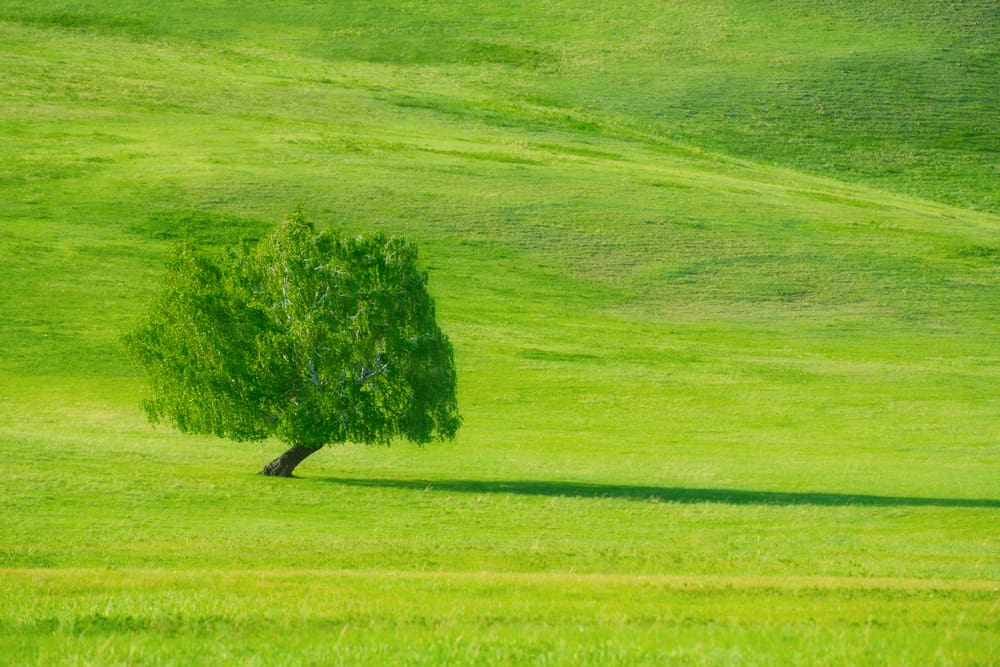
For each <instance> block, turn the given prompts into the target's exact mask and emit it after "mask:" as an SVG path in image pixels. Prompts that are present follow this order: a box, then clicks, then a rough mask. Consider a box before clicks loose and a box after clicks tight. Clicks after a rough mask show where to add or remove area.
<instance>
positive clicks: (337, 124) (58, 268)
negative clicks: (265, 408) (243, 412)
mask: <svg viewBox="0 0 1000 667" xmlns="http://www.w3.org/2000/svg"><path fill="white" fill-rule="evenodd" d="M605 4H606V3H605ZM990 9H991V5H990V4H989V3H986V2H983V3H975V2H970V3H958V4H950V5H947V6H945V5H944V4H941V3H936V2H917V3H910V4H909V5H907V6H906V7H905V8H904V7H902V6H900V5H898V3H895V4H894V3H822V4H821V5H813V4H810V5H809V6H808V7H807V6H805V5H802V6H783V5H778V4H773V5H772V4H768V3H747V4H742V3H731V4H730V5H727V6H721V5H712V6H708V5H705V4H704V3H698V4H686V3H676V4H674V3H659V2H657V3H638V4H636V3H632V4H631V5H629V6H628V7H625V6H624V5H623V6H622V7H621V8H616V7H611V6H605V5H596V4H592V3H587V2H580V1H576V0H573V1H566V2H557V3H545V4H544V5H535V4H531V3H513V4H505V5H503V6H502V7H500V6H488V5H482V6H477V7H472V8H469V7H465V6H462V5H457V4H449V3H425V6H423V7H422V8H421V11H420V12H419V13H409V12H405V11H401V10H398V8H392V9H391V11H390V8H388V7H386V6H383V5H381V4H380V3H370V2H366V3H338V4H337V7H336V9H335V10H334V9H330V8H328V7H327V8H325V9H324V8H323V7H322V6H321V5H308V6H306V5H302V6H297V5H288V3H284V4H280V6H279V5H278V4H268V3H257V4H254V5H252V6H250V5H241V6H240V7H239V8H238V9H237V8H235V7H234V8H230V7H227V6H225V5H212V6H208V5H205V6H202V7H199V8H196V9H192V8H191V7H190V6H189V4H188V3H172V2H160V3H156V4H155V5H153V4H148V5H147V4H146V3H130V4H129V5H128V6H125V5H124V4H114V3H112V4H108V3H102V4H101V5H100V6H98V5H96V4H93V3H87V2H82V3H81V2H76V3H73V4H72V5H70V4H65V3H61V2H57V1H55V0H53V1H52V2H48V1H47V2H42V3H39V2H38V1H37V0H33V1H32V2H19V1H17V0H11V1H10V2H7V3H4V7H3V8H2V9H0V63H2V66H0V88H2V90H3V91H4V92H3V98H4V102H3V106H2V110H0V139H2V141H0V280H2V281H3V284H4V289H3V290H2V291H0V316H2V327H0V474H2V475H3V479H4V485H5V486H4V491H3V494H0V515H2V516H3V517H4V518H3V530H2V531H0V585H2V588H3V590H4V594H3V595H2V596H0V662H10V663H13V664H46V665H48V664H134V663H142V664H197V663H210V664H233V663H236V664H267V665H273V664H303V663H305V664H308V663H310V662H313V663H320V664H338V663H357V662H367V663H373V664H374V663H379V664H389V663H391V664H418V663H422V664H428V663H439V664H444V663H449V664H503V663H508V664H523V663H535V664H574V665H576V664H602V665H603V664H615V663H618V664H636V663H642V662H646V663H650V664H664V663H670V662H671V661H673V662H676V663H679V664H802V665H807V664H808V665H817V664H859V663H871V664H901V665H902V664H942V665H945V664H956V665H964V664H991V663H993V662H997V661H998V660H1000V657H998V656H1000V647H998V642H997V637H998V636H1000V633H998V627H997V623H998V618H1000V612H998V607H997V600H998V590H997V586H996V582H997V581H998V580H1000V570H998V567H1000V551H998V548H1000V547H998V539H1000V533H998V532H997V528H996V526H997V516H998V510H1000V507H998V503H1000V483H998V477H997V474H996V473H997V470H998V464H1000V451H998V448H997V445H998V443H1000V393H998V387H1000V352H998V350H1000V344H998V343H1000V339H998V332H1000V319H998V313H1000V284H998V273H997V268H998V260H1000V245H998V241H997V239H998V238H1000V219H998V218H997V217H996V212H997V208H996V206H997V205H996V198H995V194H996V187H997V172H996V169H997V166H996V161H995V160H993V156H994V155H995V141H996V137H997V136H1000V134H998V133H997V132H995V131H993V130H994V129H996V128H995V127H994V125H995V124H996V121H995V120H994V119H993V117H992V116H991V115H990V114H989V113H988V110H989V109H991V108H992V107H993V106H996V105H995V104H994V102H995V101H996V95H997V91H998V90H1000V85H996V83H997V82H996V77H997V74H996V73H997V72H998V71H1000V67H994V66H992V65H994V64H996V57H997V54H996V49H995V48H994V45H993V41H994V40H993V38H992V36H993V35H994V34H995V32H996V30H995V29H994V28H995V27H996V21H997V16H996V15H995V12H994V13H992V14H991V13H990ZM298 204H303V205H304V206H305V208H306V210H307V212H308V214H309V215H310V216H311V217H313V218H314V219H316V221H317V222H318V223H319V224H320V225H321V226H326V225H340V226H344V227H347V228H348V229H370V228H379V229H381V230H383V231H386V232H390V233H401V234H404V235H406V236H407V237H408V238H410V239H412V240H413V241H415V242H416V243H417V244H418V245H419V247H420V249H421V257H422V259H423V263H424V265H425V267H426V268H427V269H428V271H429V274H430V288H431V289H432V290H433V292H434V294H435V297H436V300H437V306H438V317H439V321H440V322H441V324H442V327H443V328H444V329H445V330H446V332H447V333H448V334H449V336H450V337H451V339H452V341H453V343H454V344H455V348H456V361H457V362H458V365H459V382H460V392H461V396H460V402H461V407H462V412H463V414H464V416H465V424H464V427H463V429H462V430H461V432H460V434H459V438H458V440H457V441H456V442H455V443H451V444H445V445H441V446H429V447H426V448H417V447H411V446H405V445H397V446H393V447H390V448H364V447H354V446H346V447H336V448H331V449H330V450H328V451H324V452H321V453H320V454H318V455H316V456H315V457H312V458H310V459H309V460H308V461H307V462H306V463H305V464H304V465H303V466H302V467H301V468H300V470H299V471H298V472H299V474H300V475H301V476H302V478H301V479H297V480H285V481H276V480H267V479H263V478H259V477H257V476H255V475H253V472H254V471H256V470H258V469H259V468H260V467H261V465H263V463H264V462H266V461H267V460H269V459H270V458H272V457H273V456H274V454H275V453H276V452H277V451H278V449H279V448H280V445H279V444H278V443H263V444H251V445H248V444H239V443H228V442H223V441H215V440H210V439H202V438H195V437H182V436H180V435H178V434H176V433H173V432H171V431H170V430H167V429H159V430H154V429H152V428H151V427H149V426H148V425H147V424H146V423H145V421H144V420H143V416H142V414H141V410H140V408H139V401H140V398H141V395H142V391H143V389H142V378H141V377H140V376H139V375H138V373H137V371H136V370H135V369H134V368H133V367H132V366H131V365H130V364H129V363H128V361H127V360H126V359H125V358H124V356H123V355H122V353H121V350H120V347H119V344H118V340H119V337H120V336H121V334H122V333H123V332H124V331H126V330H128V329H129V328H130V327H131V326H133V324H134V323H135V321H136V319H137V317H138V316H139V314H140V312H141V311H142V309H143V308H144V306H145V302H146V300H147V299H148V298H149V296H150V294H151V293H152V291H153V289H154V287H155V284H156V282H157V280H158V278H159V276H160V275H161V273H162V266H163V264H162V262H163V259H164V257H165V254H166V252H167V250H168V248H169V247H170V244H171V243H173V242H175V241H176V240H177V239H178V238H180V237H183V236H186V235H191V236H193V237H195V238H196V239H197V240H199V241H200V242H202V243H207V244H212V245H216V246H221V245H224V244H226V243H229V242H235V241H236V240H238V239H239V238H241V237H245V236H259V235H260V234H261V233H263V231H264V230H266V229H267V228H268V226H269V225H271V224H273V223H274V222H276V221H278V220H280V219H281V217H282V216H284V215H285V214H286V213H287V212H289V211H290V210H292V209H293V208H295V207H296V206H297V205H298Z"/></svg>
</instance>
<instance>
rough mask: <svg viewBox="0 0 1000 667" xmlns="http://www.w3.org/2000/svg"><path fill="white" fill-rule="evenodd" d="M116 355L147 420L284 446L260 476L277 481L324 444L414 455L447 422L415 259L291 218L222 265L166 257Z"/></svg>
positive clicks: (451, 419)
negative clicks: (134, 377)
mask: <svg viewBox="0 0 1000 667" xmlns="http://www.w3.org/2000/svg"><path fill="white" fill-rule="evenodd" d="M125 344H126V347H127V349H128V350H129V351H130V352H131V353H132V354H133V355H134V357H135V358H136V359H138V361H139V362H140V363H141V365H142V366H143V367H144V368H145V369H146V371H147V373H148V376H149V381H150V385H151V390H152V392H151V397H150V398H149V399H148V400H147V401H146V402H145V408H146V412H147V414H148V416H149V419H150V421H152V422H154V423H156V422H163V421H166V422H168V423H171V424H173V425H174V426H176V427H177V428H178V429H180V430H181V431H186V432H192V433H203V434H214V435H217V436H220V437H223V438H229V439H233V440H241V441H242V440H262V439H265V438H268V437H271V436H275V437H277V438H278V439H280V440H282V441H283V442H286V443H288V444H290V445H291V446H292V448H291V449H290V450H288V451H287V452H285V453H284V454H282V456H280V457H278V458H277V459H275V460H274V461H272V462H271V463H270V464H268V466H266V467H265V468H264V470H262V471H261V472H262V473H263V474H271V475H278V476H290V475H291V472H292V469H294V467H295V466H296V465H297V464H298V463H299V462H300V461H301V460H302V459H304V458H305V457H306V456H308V455H309V454H311V453H313V452H314V451H316V450H318V449H320V448H321V447H323V446H324V445H327V444H332V443H342V442H359V443H366V444H377V443H381V444H384V443H388V442H389V441H390V440H392V439H393V438H396V437H403V438H405V439H408V440H410V441H413V442H417V443H426V442H429V441H431V440H445V439H451V438H453V437H454V436H455V433H456V431H457V430H458V427H459V425H460V423H461V418H460V417H459V414H458V403H457V397H456V379H457V378H456V371H455V364H454V356H453V352H452V347H451V344H450V342H449V341H448V337H447V336H446V335H445V334H444V333H443V332H442V331H441V329H440V328H439V327H438V325H437V322H436V318H435V309H434V302H433V299H432V298H431V296H430V295H429V294H428V292H427V275H426V273H425V272H423V271H422V270H421V269H420V268H419V266H418V263H417V250H416V247H415V246H414V245H413V244H411V243H408V242H406V241H405V240H403V239H401V238H395V237H391V238H390V237H386V236H383V235H382V234H368V235H361V236H357V237H346V236H344V235H339V234H333V233H330V232H325V231H321V232H317V231H316V229H315V228H314V226H313V225H312V224H311V223H309V222H308V221H306V220H305V218H304V217H303V215H302V214H301V213H295V214H292V215H290V216H289V217H288V219H287V220H286V221H285V222H284V223H283V224H281V225H280V226H279V227H278V228H277V229H276V230H275V231H274V232H273V233H272V234H271V235H270V236H268V237H266V238H264V239H262V240H261V241H260V242H258V243H256V244H249V243H244V244H243V245H241V246H239V247H236V248H231V249H230V250H229V251H228V252H227V253H225V254H222V255H214V256H213V255H211V254H209V253H207V252H205V251H203V250H200V249H199V248H197V247H196V246H194V245H193V244H192V243H190V242H188V243H184V244H182V245H181V246H179V247H178V248H177V249H176V251H175V252H174V254H173V256H172V257H171V259H170V262H169V264H168V267H167V273H166V277H165V280H164V283H163V286H162V288H161V290H160V292H159V294H158V295H157V296H156V297H155V298H154V300H153V302H152V303H151V306H150V308H149V312H148V314H147V315H146V318H145V320H144V321H143V322H142V323H141V324H140V325H139V326H138V327H137V328H136V329H135V330H134V331H133V332H131V333H130V334H128V335H127V336H126V337H125Z"/></svg>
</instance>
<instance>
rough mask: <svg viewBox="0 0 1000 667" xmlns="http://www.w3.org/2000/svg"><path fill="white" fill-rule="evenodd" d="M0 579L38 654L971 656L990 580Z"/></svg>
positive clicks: (29, 650) (986, 646)
mask: <svg viewBox="0 0 1000 667" xmlns="http://www.w3.org/2000/svg"><path fill="white" fill-rule="evenodd" d="M0 583H2V584H3V585H4V588H5V590H6V591H9V592H10V594H11V595H13V596H14V599H17V600H26V601H29V602H30V603H31V609H32V614H31V616H30V618H25V617H24V616H23V615H21V614H20V613H18V614H17V615H13V614H11V613H10V611H9V610H8V609H7V608H0V614H3V616H2V617H0V618H2V620H3V622H4V624H5V627H6V628H7V629H9V630H12V631H13V633H12V635H11V636H10V637H9V638H7V639H4V640H3V643H4V645H5V646H4V648H5V649H7V651H8V655H13V656H15V657H16V658H20V659H28V660H31V661H34V662H38V663H40V664H41V663H45V664H72V663H75V662H76V661H77V659H78V656H80V655H89V656H93V658H94V660H95V661H99V662H103V661H107V663H114V662H119V661H122V662H125V661H128V662H141V663H143V664H180V663H184V664H201V663H205V662H217V663H221V662H228V663H237V664H261V665H271V664H302V663H323V664H351V663H357V662H364V663H375V662H381V663H383V664H384V663H385V662H386V661H388V662H391V663H393V664H427V663H436V664H442V663H447V664H484V665H485V664H523V663H531V664H540V663H542V664H565V665H569V664H593V665H605V664H664V663H670V662H682V663H684V664H773V656H774V655H775V654H780V655H784V656H786V657H787V659H783V660H782V663H783V664H790V665H826V664H847V663H854V664H857V663H864V662H878V663H880V664H912V663H915V662H919V663H927V662H934V663H937V664H968V663H972V662H975V661H976V660H978V659H982V658H986V659H987V660H992V659H995V658H996V656H997V650H998V646H997V640H996V629H997V627H996V618H995V615H994V614H995V605H996V600H995V594H996V590H995V588H993V587H991V586H987V585H981V584H978V585H977V584H975V583H967V584H963V585H955V584H952V583H944V582H928V581H924V580H917V581H912V580H875V581H872V580H867V579H864V580H858V579H828V578H805V579H791V580H789V579H788V578H785V577H780V578H772V579H768V578H745V577H735V578H726V577H637V576H588V575H544V574H533V575H509V576H505V575H501V574H487V573H447V572H438V573H430V574H414V573H411V572H405V573H400V572H391V571H353V570H352V571H349V572H336V571H329V570H323V571H306V570H300V571H299V572H297V573H296V574H294V575H291V574H289V573H287V572H282V571H252V570H240V571H233V570H220V571H201V570H191V569H186V570H183V571H180V572H178V571H171V570H166V571H165V570H152V571H150V570H121V571H115V572H111V573H109V572H106V571H100V570H99V571H80V570H71V571H58V572H55V573H51V572H48V573H42V572H39V571H37V570H27V571H13V572H11V571H8V572H5V573H3V574H0ZM4 607H7V605H4ZM38 635H45V636H49V637H51V638H54V639H55V640H56V641H54V642H51V643H45V644H41V645H39V644H38V643H36V640H35V638H36V637H37V636H38ZM15 637H16V638H15ZM886 656H892V659H890V660H886ZM984 664H985V663H984Z"/></svg>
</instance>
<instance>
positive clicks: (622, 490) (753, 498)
mask: <svg viewBox="0 0 1000 667" xmlns="http://www.w3.org/2000/svg"><path fill="white" fill-rule="evenodd" d="M323 481H327V482H331V483H334V484H345V485H348V486H362V487H379V488H382V487H388V488H399V489H422V490H438V491H443V492H455V493H512V494H517V495H530V496H549V497H570V498H624V499H627V500H646V501H656V502H670V503H724V504H731V505H824V506H841V505H848V506H853V505H863V506H870V507H924V506H933V507H986V508H1000V500H996V499H985V498H984V499H971V498H902V497H894V496H870V495H848V494H839V493H783V492H778V491H747V490H741V489H685V488H662V487H656V486H623V485H614V484H577V483H573V482H554V481H542V480H538V481H524V480H519V481H481V480H455V479H447V480H421V479H344V478H324V480H323Z"/></svg>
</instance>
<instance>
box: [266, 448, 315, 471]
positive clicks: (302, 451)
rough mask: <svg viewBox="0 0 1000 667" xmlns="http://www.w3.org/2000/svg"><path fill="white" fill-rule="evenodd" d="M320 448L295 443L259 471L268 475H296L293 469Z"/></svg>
mask: <svg viewBox="0 0 1000 667" xmlns="http://www.w3.org/2000/svg"><path fill="white" fill-rule="evenodd" d="M317 451H319V449H310V448H308V447H299V446H298V445H295V446H294V447H292V448H291V449H289V450H288V451H286V452H285V453H284V454H282V455H281V456H279V457H278V458H276V459H274V460H273V461H271V462H270V463H268V464H267V465H266V466H264V468H263V469H262V470H261V471H260V472H259V473H258V474H259V475H265V476H267V477H294V475H292V471H293V470H295V468H296V467H297V466H298V465H299V464H300V463H302V461H304V460H305V459H306V457H307V456H309V455H311V454H314V453H316V452H317Z"/></svg>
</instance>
